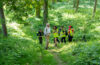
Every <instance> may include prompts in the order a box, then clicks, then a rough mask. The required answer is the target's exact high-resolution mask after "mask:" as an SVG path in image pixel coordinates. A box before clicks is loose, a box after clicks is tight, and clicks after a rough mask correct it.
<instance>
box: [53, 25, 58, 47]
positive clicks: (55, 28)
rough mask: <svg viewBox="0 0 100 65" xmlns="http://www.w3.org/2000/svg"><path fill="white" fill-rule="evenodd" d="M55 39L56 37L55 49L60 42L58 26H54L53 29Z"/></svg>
mask: <svg viewBox="0 0 100 65" xmlns="http://www.w3.org/2000/svg"><path fill="white" fill-rule="evenodd" d="M53 37H54V43H55V47H56V46H57V42H59V40H58V37H59V35H58V29H57V26H54V27H53Z"/></svg>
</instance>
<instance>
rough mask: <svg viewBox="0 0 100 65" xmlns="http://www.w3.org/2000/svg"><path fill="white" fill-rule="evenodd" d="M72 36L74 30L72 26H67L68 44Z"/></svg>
mask: <svg viewBox="0 0 100 65" xmlns="http://www.w3.org/2000/svg"><path fill="white" fill-rule="evenodd" d="M73 34H74V29H73V27H72V26H69V29H68V41H69V42H72V39H73Z"/></svg>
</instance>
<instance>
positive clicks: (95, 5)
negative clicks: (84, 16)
mask: <svg viewBox="0 0 100 65" xmlns="http://www.w3.org/2000/svg"><path fill="white" fill-rule="evenodd" d="M96 7H97V0H95V4H94V9H93V17H95V13H96Z"/></svg>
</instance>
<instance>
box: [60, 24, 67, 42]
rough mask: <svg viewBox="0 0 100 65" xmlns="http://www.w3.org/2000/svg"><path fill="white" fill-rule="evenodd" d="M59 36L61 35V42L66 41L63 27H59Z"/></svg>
mask: <svg viewBox="0 0 100 65" xmlns="http://www.w3.org/2000/svg"><path fill="white" fill-rule="evenodd" d="M60 37H61V43H63V42H64V43H66V31H65V29H64V27H63V26H62V27H61V32H60Z"/></svg>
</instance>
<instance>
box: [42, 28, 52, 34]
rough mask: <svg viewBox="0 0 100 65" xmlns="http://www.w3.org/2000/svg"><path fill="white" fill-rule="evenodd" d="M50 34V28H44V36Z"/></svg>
mask: <svg viewBox="0 0 100 65" xmlns="http://www.w3.org/2000/svg"><path fill="white" fill-rule="evenodd" d="M50 33H51V30H50V28H48V27H46V28H45V29H44V35H48V34H50Z"/></svg>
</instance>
